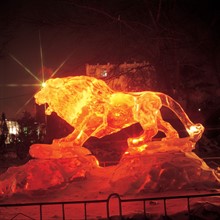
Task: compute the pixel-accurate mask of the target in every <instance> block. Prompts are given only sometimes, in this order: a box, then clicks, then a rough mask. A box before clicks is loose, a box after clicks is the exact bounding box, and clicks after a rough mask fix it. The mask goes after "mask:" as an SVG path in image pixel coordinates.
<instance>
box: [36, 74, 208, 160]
mask: <svg viewBox="0 0 220 220" xmlns="http://www.w3.org/2000/svg"><path fill="white" fill-rule="evenodd" d="M35 99H36V103H37V104H39V105H41V104H46V103H47V104H48V108H47V109H46V111H45V113H46V114H48V115H49V114H51V113H52V112H56V113H57V115H58V116H59V117H61V118H62V119H64V120H65V121H66V122H68V123H69V124H70V125H71V126H73V127H74V128H75V129H74V131H73V133H71V134H69V135H68V136H67V137H64V138H61V139H59V140H54V141H53V144H55V145H57V144H60V146H62V142H71V143H72V146H79V147H81V146H82V145H83V143H84V142H85V141H86V140H87V139H88V138H89V137H91V136H95V137H98V138H101V137H103V136H105V135H109V134H112V133H115V132H118V131H120V130H121V129H122V128H125V127H128V126H130V125H132V124H134V123H140V125H141V126H142V128H143V133H142V134H141V135H140V136H139V137H136V138H129V139H128V146H129V148H128V150H127V152H130V151H132V152H134V151H136V152H141V151H143V150H144V149H145V148H146V147H147V144H146V143H148V142H150V141H151V140H152V138H153V137H154V136H155V135H156V134H157V133H158V131H162V132H163V133H164V134H165V136H166V139H176V138H179V135H178V132H177V131H176V130H175V129H174V128H173V127H172V125H171V124H170V123H168V122H166V121H164V120H163V118H162V116H161V113H160V108H161V107H162V106H165V107H167V108H169V109H170V110H172V111H173V112H174V113H175V114H176V115H177V117H178V118H179V119H180V121H181V122H182V123H183V125H184V126H185V129H186V131H187V132H188V134H189V137H190V140H191V141H193V142H196V141H198V140H199V139H200V138H201V135H202V133H203V131H204V127H203V126H202V125H201V124H193V123H192V122H191V120H190V119H189V118H188V116H187V114H186V113H185V111H184V110H183V109H182V107H181V106H180V105H179V104H178V103H177V102H176V101H175V100H174V99H172V98H171V97H170V96H168V95H166V94H163V93H158V92H151V91H143V92H127V93H123V92H116V91H113V90H112V89H110V88H109V87H108V86H107V84H106V83H105V82H104V81H102V80H99V79H96V78H93V77H88V76H76V77H66V78H56V79H49V80H47V81H46V82H45V87H42V88H41V91H39V92H38V93H37V94H36V95H35ZM35 154H36V152H35ZM38 154H41V152H38ZM35 156H36V155H35ZM40 157H43V155H40Z"/></svg>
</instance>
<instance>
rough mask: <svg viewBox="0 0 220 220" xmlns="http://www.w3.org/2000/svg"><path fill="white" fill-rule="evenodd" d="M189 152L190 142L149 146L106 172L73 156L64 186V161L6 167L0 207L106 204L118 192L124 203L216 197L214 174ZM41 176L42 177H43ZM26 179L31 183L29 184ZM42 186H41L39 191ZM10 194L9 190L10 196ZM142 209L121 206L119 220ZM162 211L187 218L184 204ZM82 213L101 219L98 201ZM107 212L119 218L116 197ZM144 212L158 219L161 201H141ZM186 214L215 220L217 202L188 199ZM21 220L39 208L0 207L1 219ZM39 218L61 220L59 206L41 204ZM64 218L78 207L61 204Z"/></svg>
mask: <svg viewBox="0 0 220 220" xmlns="http://www.w3.org/2000/svg"><path fill="white" fill-rule="evenodd" d="M174 143H175V144H174ZM191 147H192V146H191V142H189V141H188V140H186V139H180V140H175V141H174V140H172V141H165V142H163V143H162V142H154V143H152V144H150V145H149V146H148V148H147V150H146V151H143V152H141V153H140V154H138V155H136V154H135V155H124V156H123V157H122V159H121V161H120V163H119V164H117V165H115V166H110V167H99V166H96V165H95V163H94V160H93V159H94V158H93V157H91V156H89V158H90V157H91V160H90V159H87V158H84V156H83V155H81V156H82V158H81V157H79V158H78V160H76V158H74V160H72V161H73V162H74V163H70V164H71V165H73V164H76V165H77V172H74V175H75V176H71V181H69V182H68V181H66V178H67V177H68V178H69V174H68V175H67V174H66V173H65V172H66V170H67V168H68V170H69V169H70V171H72V168H74V167H69V166H67V167H66V165H65V164H66V162H67V161H68V160H69V159H68V160H64V161H62V160H61V161H60V160H58V161H57V160H44V159H40V160H39V162H38V161H37V160H36V159H34V160H31V161H29V162H27V163H25V164H24V165H20V166H17V167H13V168H10V169H8V170H7V171H6V172H4V173H3V174H2V175H1V176H0V178H1V185H0V186H1V190H3V189H7V190H6V191H4V190H3V191H4V192H10V193H9V194H2V196H1V204H8V203H10V204H23V203H37V202H40V203H41V202H45V203H46V202H67V201H75V202H76V201H85V200H87V201H90V200H106V199H107V198H108V196H109V195H110V194H112V193H118V194H119V195H120V198H121V199H122V200H125V199H131V198H136V199H139V198H155V197H164V196H168V197H169V196H180V195H194V194H204V193H205V194H207V193H216V192H218V191H219V179H218V171H217V170H213V169H211V168H209V167H208V166H207V165H206V164H205V163H204V161H203V160H201V159H200V158H199V157H197V156H196V155H195V154H194V153H192V152H191V150H190V149H191ZM58 162H59V163H58ZM70 162H71V160H70ZM61 164H62V165H61ZM91 164H92V169H91V166H90V165H91ZM55 165H56V166H55ZM58 165H59V166H58ZM54 168H56V170H55V171H56V177H57V176H59V175H60V174H63V176H64V177H65V178H53V177H54V174H53V172H52V171H54V170H53V169H54ZM81 170H86V172H83V174H85V175H82V172H81ZM27 171H28V172H27ZM30 171H31V175H29V174H30ZM45 171H46V172H47V174H48V176H47V175H46V176H45V175H44V174H45ZM50 171H51V172H50ZM64 171H65V172H64ZM18 174H19V175H18ZM76 174H77V175H80V176H77V175H76ZM27 177H28V178H27ZM32 177H34V179H31V178H32ZM37 177H38V179H36V178H37ZM79 177H80V178H79ZM27 179H28V180H29V182H28V183H29V185H28V184H27V182H25V184H24V180H25V181H27ZM5 180H6V181H5ZM8 180H10V181H8ZM33 180H35V181H36V183H35V182H34V181H33ZM44 181H47V182H44ZM54 181H58V182H59V183H62V184H58V182H55V185H54ZM62 181H63V182H62ZM4 184H5V185H4ZM31 184H32V185H31ZM11 186H13V187H11ZM24 186H25V187H24ZM42 186H45V189H43V188H42ZM51 186H52V187H51ZM28 187H29V188H28ZM37 187H39V189H38V188H37ZM11 189H14V190H15V191H14V192H13V191H10V190H11ZM30 189H32V190H30ZM33 189H34V190H33ZM3 191H1V192H3ZM143 206H144V205H143V201H139V202H137V201H136V202H135V201H133V202H123V203H122V214H123V216H125V219H126V218H127V219H143V213H144V208H143ZM166 206H167V215H168V216H170V217H171V218H172V219H178V220H181V219H188V217H189V216H188V214H187V210H188V207H187V199H171V200H167V201H166ZM86 208H87V209H86V210H87V219H106V217H107V211H106V203H104V202H102V203H89V204H87V206H86ZM109 208H110V209H109V211H110V213H109V214H110V216H119V204H118V199H117V198H111V199H110V203H109ZM145 208H146V215H147V217H148V218H149V219H161V216H163V215H164V201H163V200H160V199H156V200H152V199H150V200H147V201H146V204H145ZM190 210H191V213H193V214H194V215H197V216H200V217H201V216H202V219H208V220H209V219H219V216H220V213H219V210H220V197H218V196H214V197H199V198H192V199H190ZM204 210H205V212H204ZM19 213H20V214H19ZM21 213H22V214H21ZM204 213H205V214H204ZM25 215H26V216H25ZM27 216H29V217H31V218H32V219H40V215H39V206H32V207H0V219H1V220H4V219H5V220H7V219H21V220H25V219H30V218H28V217H27ZM42 216H43V219H62V206H61V205H44V206H42ZM65 217H66V219H69V220H72V219H84V204H83V203H81V204H66V205H65ZM115 218H116V217H115ZM116 219H117V218H116Z"/></svg>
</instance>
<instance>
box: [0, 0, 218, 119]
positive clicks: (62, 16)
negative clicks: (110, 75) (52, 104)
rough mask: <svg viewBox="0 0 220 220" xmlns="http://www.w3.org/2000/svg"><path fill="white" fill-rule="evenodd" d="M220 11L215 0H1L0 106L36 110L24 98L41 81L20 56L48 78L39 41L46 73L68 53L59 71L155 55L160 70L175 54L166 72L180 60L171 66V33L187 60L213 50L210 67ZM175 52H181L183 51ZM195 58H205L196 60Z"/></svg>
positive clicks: (14, 113) (12, 113) (12, 112)
mask: <svg viewBox="0 0 220 220" xmlns="http://www.w3.org/2000/svg"><path fill="white" fill-rule="evenodd" d="M219 15H220V11H219V7H218V6H217V1H212V0H207V1H204V0H197V1H195V0H190V1H189V0H188V1H187V0H186V1H183V0H179V1H175V0H162V1H160V0H154V1H152V0H151V1H150V0H133V1H130V0H109V1H101V0H99V1H98V0H96V1H95V0H91V1H89V0H87V1H86V0H83V1H80V0H78V1H75V0H46V1H40V0H39V1H35V0H33V1H28V0H26V1H25V0H9V1H1V3H0V71H1V74H0V84H1V87H0V111H1V112H5V114H6V117H7V118H8V119H13V118H18V117H20V116H21V114H22V112H24V111H25V110H27V111H30V112H34V107H35V105H34V101H33V99H32V101H31V102H29V104H28V105H26V106H25V103H26V102H27V101H28V100H29V99H30V98H31V97H32V96H33V95H34V93H35V92H36V91H38V90H39V87H38V86H27V84H37V83H39V82H38V81H37V80H36V79H35V78H34V77H33V76H31V74H30V73H28V72H27V71H25V70H24V68H22V67H21V66H20V65H19V64H18V63H17V62H16V61H15V58H16V59H17V60H19V62H21V63H23V64H24V65H25V66H26V67H27V68H28V69H29V70H30V71H31V72H32V73H33V74H35V76H36V77H37V78H39V79H40V80H42V75H41V56H40V45H42V52H43V66H44V70H45V78H48V77H49V76H50V73H51V72H53V71H54V70H56V68H57V67H58V66H59V65H60V64H61V63H62V62H63V61H64V60H65V59H67V61H66V63H65V64H64V65H63V67H62V68H61V69H60V70H59V71H58V72H57V74H56V76H57V77H62V76H68V75H81V74H84V73H85V64H86V63H90V64H96V63H107V62H112V63H120V62H124V61H127V62H132V61H134V60H136V61H143V60H149V61H150V62H152V63H153V65H154V66H155V68H156V69H158V72H159V73H160V74H162V70H161V69H162V66H160V64H161V65H162V63H163V64H164V63H165V61H166V62H168V61H169V63H168V64H166V66H171V67H170V69H169V70H168V69H164V73H165V72H168V71H173V69H175V62H176V61H173V62H174V67H172V62H171V61H170V60H171V58H170V53H169V54H168V52H164V51H168V49H170V48H169V46H170V45H171V44H169V45H168V46H167V45H166V44H165V43H164V42H166V38H167V41H171V38H175V39H173V40H172V42H177V43H175V44H174V43H173V45H178V51H179V49H180V47H181V48H184V53H185V56H186V57H188V60H190V58H189V57H190V56H192V57H196V56H197V57H198V56H201V54H202V51H203V50H204V51H205V52H204V54H205V53H206V51H209V50H210V51H211V52H210V53H209V54H208V55H207V56H205V55H204V56H203V58H201V60H200V62H204V60H207V57H209V59H210V62H209V64H207V66H208V68H209V69H210V66H211V64H210V63H211V60H212V58H213V59H215V62H214V63H213V65H214V66H215V65H216V63H219V62H218V61H219V60H220V59H219V57H220V53H219V51H220V50H219V48H220V46H219V41H218V39H219V26H220V20H219ZM158 39H162V40H161V41H160V40H158ZM204 39H205V40H204ZM180 41H181V42H180ZM40 42H41V44H40ZM161 42H162V43H161ZM194 42H195V43H194ZM198 42H200V44H199V43H198ZM190 43H191V44H192V45H195V44H196V45H195V48H194V50H192V47H190V46H188V47H185V45H186V44H187V45H189V44H190ZM161 45H162V46H161ZM193 47H194V46H193ZM158 48H159V49H158ZM167 48H168V49H167ZM187 48H188V49H187ZM189 48H190V49H189ZM198 48H199V50H197V49H198ZM181 50H183V49H181ZM158 51H159V52H158ZM195 51H196V52H195ZM213 51H214V52H213ZM158 54H159V55H158ZM172 54H173V52H172ZM13 57H14V59H13ZM158 57H160V59H158ZM161 57H169V59H168V58H167V60H166V59H162V58H161ZM175 57H177V58H176V59H177V60H179V59H183V56H182V55H181V53H177V55H175ZM156 58H157V59H156ZM158 60H159V61H158ZM186 60H187V59H185V60H184V62H186ZM162 61H163V62H162ZM195 63H196V65H199V61H198V60H196V61H195ZM219 69H220V68H219V66H218V65H217V66H216V67H215V70H216V72H217V74H214V75H213V79H212V81H213V82H216V84H215V87H216V88H218V87H219V82H217V79H218V76H217V75H219V72H218V70H219ZM162 75H163V74H162ZM162 75H161V77H163V76H162ZM12 84H13V85H14V86H12ZM158 91H160V87H159V86H158Z"/></svg>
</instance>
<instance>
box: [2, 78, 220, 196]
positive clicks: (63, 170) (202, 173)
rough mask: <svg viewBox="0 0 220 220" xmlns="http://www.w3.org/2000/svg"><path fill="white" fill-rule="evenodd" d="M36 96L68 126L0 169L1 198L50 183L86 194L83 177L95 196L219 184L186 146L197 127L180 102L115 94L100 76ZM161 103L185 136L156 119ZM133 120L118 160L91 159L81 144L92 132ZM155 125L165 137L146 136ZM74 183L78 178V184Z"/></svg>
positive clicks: (50, 85) (52, 82)
mask: <svg viewBox="0 0 220 220" xmlns="http://www.w3.org/2000/svg"><path fill="white" fill-rule="evenodd" d="M35 99H36V103H37V104H40V105H41V104H47V106H48V107H47V109H46V114H51V112H55V113H57V115H58V116H59V117H61V118H62V119H64V120H65V121H66V122H68V123H69V124H70V125H71V126H72V127H73V128H74V131H73V132H72V133H71V134H69V135H68V136H67V137H63V138H61V139H57V140H53V142H52V144H33V145H32V146H31V147H30V151H29V153H30V155H31V156H32V157H33V158H34V159H33V160H30V161H29V162H28V163H26V164H24V165H22V166H20V167H11V168H9V169H8V170H7V171H6V172H5V173H4V174H2V175H0V195H1V196H2V197H3V198H5V197H7V196H11V195H13V194H15V193H28V194H33V193H34V194H36V192H37V193H38V192H39V191H40V192H46V191H47V192H50V190H57V189H58V190H57V192H58V193H60V192H59V189H64V188H65V187H66V186H68V185H69V184H72V188H73V189H74V190H75V189H77V190H76V191H77V192H76V193H77V194H78V195H79V194H81V193H82V192H88V193H89V191H90V190H91V189H90V187H89V186H91V184H90V183H89V182H93V183H94V182H95V184H97V182H99V186H100V187H102V188H103V189H101V188H100V187H98V188H97V189H96V187H95V189H94V187H93V190H97V191H95V194H96V195H97V194H99V193H100V191H103V192H105V193H106V194H108V193H112V192H118V193H120V194H126V193H130V192H132V193H139V192H142V193H143V192H147V193H148V192H158V191H159V192H161V191H167V190H179V189H190V188H195V186H196V187H197V186H198V185H199V187H201V188H202V189H207V188H208V189H209V190H210V189H212V188H217V187H219V182H220V178H219V174H218V173H216V172H215V170H213V169H211V168H209V167H208V166H207V165H206V164H205V163H204V161H203V160H202V159H201V158H199V157H198V156H197V155H195V153H193V152H192V150H193V148H194V147H195V144H196V142H197V141H198V140H199V139H200V138H201V136H202V134H203V132H204V127H203V126H202V125H201V124H194V123H193V122H191V120H190V119H189V117H188V116H187V114H186V113H185V111H184V110H183V109H182V107H181V106H180V105H179V104H178V103H177V102H176V101H175V100H174V99H172V98H171V97H169V96H168V95H166V94H163V93H159V92H151V91H143V92H126V93H124V92H116V91H113V90H112V89H110V88H109V87H108V86H107V84H106V83H105V82H104V81H102V80H99V79H96V78H93V77H88V76H75V77H66V78H56V79H49V80H47V81H46V83H45V84H44V87H42V89H41V90H40V91H39V92H38V93H37V94H36V95H35ZM162 106H165V107H167V108H169V109H170V110H172V111H173V112H174V113H175V114H176V116H177V117H178V118H179V119H180V121H181V122H182V124H183V125H184V126H185V129H186V131H187V132H188V137H185V138H179V135H178V132H177V131H176V130H175V129H174V128H173V127H172V125H171V124H170V123H169V122H166V121H164V120H163V118H162V116H161V112H160V109H161V107H162ZM134 123H139V124H140V125H141V126H142V128H143V132H142V134H141V135H140V136H139V137H135V138H133V137H130V138H128V140H127V142H128V149H127V151H126V152H124V154H123V156H122V158H121V160H120V161H119V163H118V165H117V166H112V167H110V168H107V169H106V168H102V167H100V166H99V161H98V160H97V158H96V157H95V156H94V155H92V154H91V152H90V151H89V150H88V149H86V148H85V147H83V144H84V143H85V141H86V140H87V139H88V138H89V137H91V136H95V137H98V138H100V137H103V136H105V135H109V134H112V133H115V132H117V131H120V130H121V129H122V128H125V127H128V126H130V125H132V124H134ZM158 131H162V132H163V133H164V134H165V138H163V140H161V141H152V138H153V137H154V136H155V135H156V134H157V133H158ZM76 181H80V189H79V187H78V185H77V183H76ZM74 184H75V185H74ZM74 187H75V188H74ZM74 190H73V191H74ZM79 190H81V191H79ZM73 191H71V193H70V194H71V196H73V194H74V192H73ZM71 199H72V197H71Z"/></svg>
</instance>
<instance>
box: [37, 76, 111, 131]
mask: <svg viewBox="0 0 220 220" xmlns="http://www.w3.org/2000/svg"><path fill="white" fill-rule="evenodd" d="M111 93H113V91H112V90H111V89H110V88H109V87H108V86H107V85H106V84H105V82H103V81H101V80H98V79H96V78H93V77H87V76H75V77H65V78H55V79H49V80H47V81H46V82H45V84H44V87H42V89H41V90H40V91H39V92H38V93H36V94H35V96H34V97H35V101H36V103H37V104H38V105H42V104H47V105H48V107H47V109H46V111H45V113H46V114H47V115H50V114H51V113H52V112H55V113H57V115H58V116H59V117H61V118H63V119H64V120H65V121H66V122H68V123H69V124H70V125H72V126H73V127H74V126H75V120H76V119H77V118H78V117H79V115H80V114H81V112H82V109H83V107H85V106H88V105H90V104H91V103H92V102H94V99H96V100H97V99H98V100H102V101H103V102H105V99H106V98H107V97H108V95H109V94H111Z"/></svg>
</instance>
